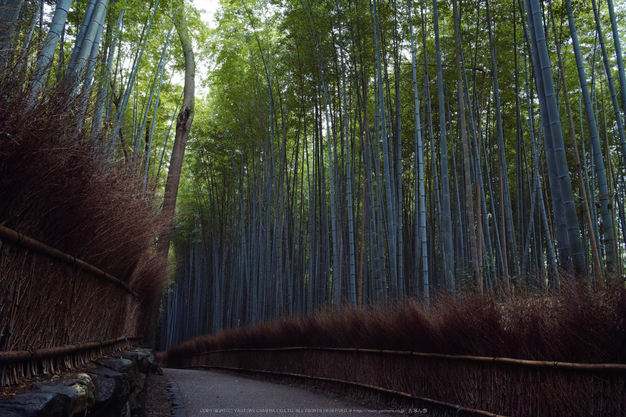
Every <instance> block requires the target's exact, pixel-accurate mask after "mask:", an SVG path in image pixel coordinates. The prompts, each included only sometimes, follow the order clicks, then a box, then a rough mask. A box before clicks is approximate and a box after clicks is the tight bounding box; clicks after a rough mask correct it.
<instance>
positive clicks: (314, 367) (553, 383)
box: [167, 347, 626, 416]
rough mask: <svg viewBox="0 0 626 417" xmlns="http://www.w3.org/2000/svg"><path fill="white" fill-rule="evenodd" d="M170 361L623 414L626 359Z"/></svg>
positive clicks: (332, 351) (315, 355)
mask: <svg viewBox="0 0 626 417" xmlns="http://www.w3.org/2000/svg"><path fill="white" fill-rule="evenodd" d="M167 365H168V366H177V367H182V368H194V367H209V368H217V369H231V370H238V371H248V372H257V373H271V374H275V375H284V376H291V377H299V378H309V379H314V380H318V381H324V380H328V381H335V382H337V383H341V384H351V385H353V386H354V387H356V389H359V387H360V388H361V389H374V390H378V391H381V392H391V393H394V394H395V395H399V396H403V397H406V398H411V399H414V400H416V401H418V402H420V403H421V404H430V405H431V406H438V407H439V408H441V407H442V406H443V407H444V408H448V409H450V411H452V412H454V413H456V412H459V411H461V410H463V411H464V412H466V413H469V414H471V415H533V416H562V415H624V412H625V411H626V396H624V394H623V393H624V389H625V388H626V365H623V364H588V363H568V362H556V361H533V360H523V359H513V358H498V357H492V358H490V357H479V356H467V355H445V354H434V353H421V352H408V351H393V350H376V349H355V348H325V347H288V348H258V349H228V350H215V351H210V352H201V353H197V354H194V355H188V356H181V357H178V358H168V364H167Z"/></svg>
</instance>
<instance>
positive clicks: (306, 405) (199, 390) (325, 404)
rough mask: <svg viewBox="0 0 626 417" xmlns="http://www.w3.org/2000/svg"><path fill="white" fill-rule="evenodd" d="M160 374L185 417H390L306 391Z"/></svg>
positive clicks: (202, 375) (213, 375) (197, 374)
mask: <svg viewBox="0 0 626 417" xmlns="http://www.w3.org/2000/svg"><path fill="white" fill-rule="evenodd" d="M163 372H165V374H166V375H168V376H171V377H172V378H173V379H174V380H175V381H176V383H177V384H178V387H179V388H180V392H181V393H182V395H183V401H184V403H185V408H186V409H187V414H188V417H207V416H214V415H215V416H223V417H231V416H256V417H264V416H267V417H270V416H298V417H321V416H324V415H331V416H336V417H359V416H368V417H373V416H384V415H393V414H391V413H390V412H384V411H379V410H369V409H367V408H363V407H361V406H358V405H355V404H352V403H350V402H348V401H345V400H341V399H336V398H332V397H329V396H326V395H324V394H319V393H314V392H311V391H308V390H306V389H302V388H296V387H290V386H286V385H281V384H272V383H270V382H265V381H258V380H256V379H249V378H246V377H243V376H240V375H230V374H225V373H220V372H212V371H203V370H187V369H163ZM395 415H399V414H395Z"/></svg>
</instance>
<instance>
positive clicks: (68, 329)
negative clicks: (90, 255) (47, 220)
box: [0, 226, 143, 385]
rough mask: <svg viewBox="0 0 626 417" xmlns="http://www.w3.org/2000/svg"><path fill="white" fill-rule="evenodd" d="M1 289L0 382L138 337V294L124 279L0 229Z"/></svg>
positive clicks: (71, 361)
mask: <svg viewBox="0 0 626 417" xmlns="http://www.w3.org/2000/svg"><path fill="white" fill-rule="evenodd" d="M0 289H1V291H0V384H2V385H5V384H11V383H15V382H17V381H18V380H19V379H20V378H22V377H29V376H32V375H33V374H37V373H41V372H43V373H48V372H56V371H58V370H61V369H66V368H72V367H74V366H78V365H81V364H82V363H84V362H85V361H87V360H89V359H90V358H92V357H94V355H98V354H102V353H104V352H106V351H111V350H117V349H120V348H122V347H124V346H126V345H128V344H129V343H131V342H133V343H134V341H135V340H136V339H137V338H135V337H134V336H135V335H137V334H139V333H140V321H141V320H142V319H143V317H142V311H143V310H142V308H141V303H140V300H139V296H138V295H137V294H136V293H135V292H134V291H133V290H132V289H131V288H130V287H129V286H128V285H127V284H126V283H125V282H123V281H121V280H120V279H118V278H116V277H113V276H111V275H109V274H107V273H106V272H104V271H102V270H100V269H98V268H96V267H94V266H92V265H89V264H87V263H86V262H83V261H82V260H80V259H77V258H75V257H73V256H71V255H68V254H66V253H63V252H61V251H58V250H56V249H54V248H51V247H49V246H46V245H44V244H43V243H41V242H38V241H36V240H34V239H30V238H28V237H26V236H24V235H22V234H20V233H18V232H16V231H13V230H11V229H7V228H6V227H2V226H0ZM77 346H78V347H80V348H77Z"/></svg>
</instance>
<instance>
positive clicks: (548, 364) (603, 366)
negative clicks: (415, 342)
mask: <svg viewBox="0 0 626 417" xmlns="http://www.w3.org/2000/svg"><path fill="white" fill-rule="evenodd" d="M290 350H322V351H324V350H325V351H338V352H362V353H371V354H385V355H405V356H417V357H423V358H439V359H449V360H456V361H467V362H489V363H505V364H509V365H519V366H529V367H538V368H558V369H571V370H577V371H591V372H597V371H608V372H626V364H620V363H573V362H559V361H533V360H528V359H513V358H500V357H485V356H469V355H446V354H443V353H423V352H411V351H401V350H385V349H360V348H333V347H309V346H295V347H282V348H247V349H222V350H211V351H206V352H200V353H195V354H192V355H185V356H181V358H190V357H194V356H203V355H211V354H215V353H225V352H263V351H290Z"/></svg>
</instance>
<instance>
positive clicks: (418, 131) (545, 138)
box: [0, 0, 626, 350]
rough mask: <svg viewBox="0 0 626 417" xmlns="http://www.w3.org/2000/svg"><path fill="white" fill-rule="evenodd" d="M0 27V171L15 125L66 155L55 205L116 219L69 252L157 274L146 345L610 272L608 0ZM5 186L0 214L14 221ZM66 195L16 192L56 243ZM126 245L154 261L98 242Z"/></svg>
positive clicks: (616, 165) (125, 17)
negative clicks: (69, 187)
mask: <svg viewBox="0 0 626 417" xmlns="http://www.w3.org/2000/svg"><path fill="white" fill-rule="evenodd" d="M208 5H210V7H211V9H210V12H209V11H205V10H204V9H207V8H208ZM0 21H2V24H1V25H0V45H2V48H0V66H1V68H2V71H3V81H2V86H1V87H2V97H3V100H4V101H3V104H2V106H5V107H6V109H8V110H7V112H6V114H13V113H19V114H23V115H25V116H23V119H19V120H22V121H21V122H19V123H18V122H15V123H14V124H13V125H11V126H14V127H15V129H17V130H9V128H8V127H5V124H3V125H2V126H3V127H2V129H0V130H1V131H0V158H2V159H0V174H1V175H0V186H1V187H0V188H2V187H5V189H6V190H8V189H9V188H7V187H9V185H10V184H13V183H12V182H10V181H9V180H8V178H13V177H10V175H14V176H17V175H18V171H17V168H15V171H14V172H15V174H11V170H13V168H12V167H19V166H20V165H19V164H22V162H19V161H22V159H19V158H17V157H15V158H17V159H15V158H14V157H12V156H11V155H14V154H12V153H11V152H13V151H8V150H7V149H13V148H11V147H12V146H14V145H15V144H18V145H19V143H22V142H21V141H22V140H26V139H25V137H26V136H23V135H22V136H20V134H18V133H15V132H19V129H18V128H17V127H19V126H39V127H37V129H40V128H41V129H45V128H50V129H52V127H51V126H56V127H55V129H57V130H56V131H55V132H58V137H63V138H67V137H70V136H71V138H73V139H71V140H69V139H67V140H65V139H63V140H64V141H60V142H58V143H59V145H58V146H57V145H54V146H53V145H50V147H49V148H46V149H48V150H46V151H45V152H43V151H37V152H36V154H37V155H39V156H38V157H41V158H43V157H44V156H45V155H48V159H50V160H51V161H53V159H54V158H56V156H54V155H56V153H54V152H56V151H57V150H58V149H61V148H63V149H67V150H71V149H74V148H75V149H80V150H81V151H80V152H82V153H81V154H80V155H81V156H80V158H79V157H76V158H74V159H73V160H72V161H74V162H71V164H74V163H78V162H77V161H78V160H79V159H80V160H81V161H83V162H80V164H82V165H76V166H73V165H71V164H70V165H68V168H67V170H66V171H65V172H67V173H69V172H71V173H72V175H73V176H72V178H75V177H76V178H78V177H81V175H82V176H83V177H84V178H90V179H88V180H86V181H87V182H89V184H92V187H91V188H89V189H90V190H93V191H90V192H89V193H87V191H76V196H77V197H76V198H79V197H78V196H79V195H80V196H83V197H85V196H88V197H89V198H92V199H95V198H96V197H98V194H100V196H99V197H98V198H100V200H98V201H99V202H98V203H97V204H99V206H98V207H100V206H104V205H106V206H107V207H109V206H111V207H113V206H116V205H118V204H119V206H118V207H117V211H116V212H115V213H116V214H115V216H117V217H115V216H113V215H112V214H111V215H109V214H106V213H109V212H108V211H107V212H106V213H105V212H104V211H98V210H99V209H98V210H96V209H94V210H92V211H90V212H89V213H92V214H90V215H93V216H99V217H97V218H98V219H100V220H98V221H103V222H104V221H107V220H106V219H107V218H109V217H110V219H112V220H110V222H111V224H113V222H114V221H115V222H117V223H116V224H117V226H106V227H107V228H109V229H110V230H111V231H112V230H114V229H119V228H120V227H121V226H119V225H120V224H122V223H123V224H124V225H125V226H124V227H125V228H126V229H124V230H126V231H128V233H127V234H126V235H124V236H126V237H125V238H121V237H119V236H122V235H121V234H120V235H119V236H118V235H115V236H118V237H117V238H116V239H118V240H117V241H115V242H114V241H113V240H111V242H113V243H106V244H105V243H102V248H101V249H97V250H95V249H94V250H93V257H94V259H95V258H97V259H100V260H101V261H102V263H104V264H106V265H104V266H102V268H103V269H105V270H107V269H106V268H107V265H108V267H110V268H113V267H112V266H111V265H113V264H114V262H113V261H112V258H111V257H108V256H109V255H108V254H109V253H113V252H112V251H113V249H111V248H113V247H115V248H117V249H115V250H117V252H115V253H118V255H116V257H117V258H116V259H117V260H119V259H122V258H124V259H126V258H125V256H127V257H128V259H129V260H128V262H127V264H124V265H120V266H119V268H118V269H119V274H123V273H126V272H128V271H131V272H132V271H139V270H141V271H148V272H146V273H145V276H148V275H150V276H152V277H157V278H150V279H153V280H154V283H152V284H151V283H150V282H149V281H148V278H146V279H145V280H144V281H141V282H142V283H143V284H141V285H143V287H137V288H139V289H140V290H137V291H138V292H139V293H140V294H148V293H150V294H151V296H150V297H152V298H150V297H147V296H146V300H150V301H146V302H145V303H144V304H143V307H142V308H145V309H146V311H152V312H153V319H154V320H153V321H154V322H156V318H155V317H156V316H157V315H159V316H160V319H159V323H160V329H159V330H158V332H160V334H159V335H158V338H159V339H160V344H161V349H163V350H165V349H168V348H170V347H173V346H176V345H178V344H180V343H181V342H184V341H186V340H189V339H191V338H193V337H195V336H199V335H204V334H213V333H217V332H218V331H220V330H223V329H229V328H235V327H245V326H252V325H255V324H258V323H262V322H265V321H269V320H275V319H279V318H281V317H302V316H305V315H307V314H312V313H314V312H316V311H321V310H330V311H335V310H336V311H344V310H341V309H345V308H348V309H354V310H355V311H358V310H361V309H366V308H370V307H373V306H376V307H383V308H384V307H385V306H389V307H391V306H394V305H398V304H400V305H401V304H402V303H406V302H409V301H410V302H416V303H418V304H419V305H421V306H422V307H423V308H426V309H427V308H428V306H429V305H431V304H432V303H434V302H435V300H436V299H437V298H438V297H440V296H442V295H444V294H447V295H449V296H452V297H461V296H462V295H463V294H482V295H485V296H490V297H493V299H495V300H507V299H509V300H513V299H516V298H518V297H522V296H525V297H527V296H544V295H545V296H548V295H551V294H556V293H558V292H559V291H560V288H561V287H562V286H563V285H565V283H570V282H576V283H577V284H578V285H582V286H585V287H586V288H589V289H591V290H592V291H601V290H602V289H603V288H606V287H607V286H610V285H615V283H621V285H622V286H623V280H624V274H625V269H624V268H625V267H626V212H625V210H626V208H625V207H624V205H625V201H626V200H625V198H624V197H625V193H626V133H625V128H624V123H625V122H626V69H625V68H624V59H623V58H624V53H623V51H622V46H621V39H624V36H626V24H625V23H624V22H626V4H625V3H624V2H622V1H617V2H614V1H613V0H591V1H589V2H588V1H582V0H543V1H540V0H504V1H493V0H450V1H438V0H419V1H413V0H407V1H401V0H321V1H311V0H220V1H214V2H212V3H211V2H200V1H199V0H195V1H189V0H185V1H183V0H151V1H149V2H138V1H133V0H41V1H34V0H32V1H28V0H27V1H24V0H0ZM9 91H10V92H11V93H10V94H14V95H15V97H18V96H19V100H18V99H17V98H15V99H13V98H11V99H9V95H10V94H9V93H7V92H9ZM55 94H56V95H59V94H62V95H63V96H64V97H66V98H67V99H68V100H72V102H73V103H74V104H75V107H72V109H73V110H71V112H68V113H67V114H66V116H64V117H65V118H62V119H61V118H55V117H54V116H53V114H54V113H53V112H52V110H51V109H54V108H55V106H56V108H59V109H61V108H62V109H65V108H66V107H63V106H64V104H59V103H61V101H55V100H56V99H55V97H57V96H55ZM16 100H17V101H16ZM7 103H8V104H7ZM16 103H17V104H16ZM55 103H57V104H55ZM63 103H65V102H63ZM7 106H8V107H7ZM46 106H47V107H46ZM67 108H69V107H67ZM11 117H13V115H11ZM15 117H17V116H15ZM20 117H21V116H20ZM3 118H5V116H3ZM6 119H7V120H9V119H10V120H14V119H11V118H10V117H9V116H6ZM3 120H4V119H3ZM15 120H18V119H15ZM2 123H5V122H4V121H3V122H2ZM7 123H8V122H7ZM11 123H13V122H11ZM62 124H65V125H63V126H62ZM7 126H8V125H7ZM16 126H17V127H16ZM11 129H13V127H12V128H11ZM33 129H35V128H34V127H33ZM41 129H40V130H36V129H35V130H33V132H34V133H33V135H34V136H33V137H37V134H38V133H37V132H40V131H42V132H43V130H41ZM70 131H71V132H72V133H71V135H70V133H68V132H70ZM11 132H13V133H11ZM68 135H70V136H68ZM72 135H73V136H72ZM59 140H61V139H59ZM23 143H26V142H23ZM54 143H57V142H54ZM22 149H24V147H22ZM33 149H34V148H33ZM16 152H17V151H16ZM20 152H21V151H20ZM68 152H69V151H68ZM72 152H73V151H72ZM15 155H17V154H15ZM10 158H14V159H13V160H14V161H17V162H15V164H16V165H10V164H9V162H7V161H9V159H10ZM54 160H56V159H54ZM11 163H13V162H11ZM51 163H56V162H54V161H53V162H51ZM59 163H60V162H59ZM64 166H65V165H64ZM70 166H73V168H69V167H70ZM89 166H91V167H95V166H97V167H99V168H98V170H100V171H98V172H99V174H97V175H96V174H94V176H93V177H89V176H88V174H86V172H87V171H88V169H91V168H88V167H89ZM77 167H78V168H77ZM64 169H65V168H64ZM93 169H95V168H93ZM29 172H30V171H29ZM33 172H34V171H33ZM113 172H115V173H116V174H115V175H116V176H111V175H113V174H112V173H113ZM20 175H21V174H20ZM28 175H30V174H28ZM64 175H65V174H64ZM67 175H69V174H67ZM89 175H91V174H89ZM21 177H23V178H25V176H24V175H21ZM96 177H98V178H100V179H101V182H93V181H96ZM33 178H35V177H33ZM42 178H43V177H42ZM107 178H108V179H107ZM24 181H25V180H24ZM55 181H56V180H55ZM67 181H69V180H64V179H63V177H59V180H58V181H56V182H54V184H61V183H63V184H65V182H67ZM77 181H78V180H77ZM98 181H100V180H98ZM126 181H127V182H126ZM16 184H17V183H16ZM46 184H47V183H46ZM51 184H52V182H51ZM81 184H82V183H81ZM94 184H96V185H94ZM98 184H99V185H98ZM122 184H130V185H122ZM55 186H56V185H55ZM16 187H17V186H16ZM116 187H117V188H116ZM123 187H126V188H123ZM18 188H19V190H20V192H30V193H31V194H28V195H29V197H28V198H26V197H24V199H23V201H24V206H23V207H30V206H31V205H32V204H34V203H33V201H42V199H43V200H45V198H43V197H41V195H39V194H38V192H36V191H32V190H35V188H32V187H30V186H29V187H25V186H24V187H22V186H20V187H18ZM18 188H15V189H16V190H17V189H18ZM109 189H110V190H113V189H115V190H117V191H115V192H116V193H118V194H111V193H112V191H111V193H109V194H107V193H108V192H109V191H108V190H109ZM14 191H15V190H14ZM2 192H4V191H2ZM12 192H13V191H12ZM16 192H17V191H16ZM7 193H8V191H7ZM81 193H82V194H81ZM8 195H9V194H0V197H1V198H2V204H0V205H4V204H5V201H6V202H8V201H17V200H9V199H8V197H7V196H8ZM11 195H14V194H11ZM15 195H17V194H15ZM42 195H48V194H42ZM50 195H51V196H52V195H53V194H50ZM83 197H80V198H83ZM11 198H13V199H14V198H16V197H11ZM46 198H47V197H46ZM50 198H52V197H50ZM55 198H56V197H55ZM67 198H69V197H67ZM85 198H87V197H85ZM55 201H56V200H55ZM66 201H70V200H66ZM71 201H74V200H71ZM94 201H95V200H94ZM122 202H123V204H122ZM12 204H13V205H8V203H7V205H6V207H5V208H6V211H2V210H5V209H0V214H1V215H2V217H0V225H4V226H7V227H14V226H12V225H15V227H18V226H19V225H22V226H23V227H24V228H23V229H21V230H27V229H26V228H25V227H26V226H28V225H29V224H31V223H32V222H33V221H34V220H32V221H30V222H31V223H29V221H26V220H24V219H25V218H26V217H25V215H23V212H22V211H21V208H20V207H21V206H20V207H18V206H17V205H18V203H17V202H15V203H12ZM20 204H21V203H20ZM50 204H52V203H50ZM55 204H56V203H55ZM71 204H73V203H71ZM71 204H70V203H67V204H66V203H63V202H62V200H59V203H58V205H55V206H54V207H52V206H50V207H49V208H46V209H45V210H43V209H42V211H41V213H43V214H41V218H42V219H43V220H42V222H44V221H45V222H47V223H46V224H43V223H42V225H41V226H40V229H41V230H44V231H45V230H47V231H49V233H48V235H49V236H51V239H54V236H56V238H58V241H59V242H60V243H59V245H60V247H61V249H63V247H64V246H63V245H66V246H65V247H69V246H68V245H70V244H69V243H67V244H65V243H63V239H66V238H67V237H68V236H70V235H72V233H78V232H79V231H82V230H88V229H89V228H90V227H91V228H92V229H94V232H93V236H92V237H90V238H89V239H88V240H87V241H89V242H92V241H96V240H97V239H99V238H100V237H103V236H105V235H107V233H109V232H106V233H105V231H104V230H105V227H104V226H99V225H96V226H86V225H87V224H88V222H87V223H84V224H85V225H83V223H81V224H78V225H75V226H72V225H70V223H71V222H72V221H73V219H74V218H75V216H78V214H76V215H74V214H72V215H70V214H67V216H66V221H67V223H68V225H67V228H68V229H67V233H66V232H63V233H60V232H54V233H53V229H50V228H48V229H47V227H49V226H50V224H51V223H50V222H48V221H47V220H45V219H47V218H48V217H46V216H48V215H49V213H53V214H54V213H56V211H58V207H64V206H70V205H71ZM94 204H95V203H94ZM133 204H134V205H133ZM94 207H95V206H94ZM10 210H13V211H10ZM80 212H81V211H80V210H78V209H77V211H76V213H80ZM6 213H9V214H6ZM67 213H70V212H69V211H68V212H67ZM72 213H73V212H72ZM111 213H113V212H111ZM5 214H6V216H5ZM50 215H52V214H50ZM85 216H87V214H85ZM31 218H34V217H31ZM7 219H8V220H7ZM16 219H20V220H19V221H18V220H16ZM113 219H115V220H113ZM6 221H8V223H6V224H5V223H4V222H6ZM45 222H44V223H45ZM33 224H34V223H33ZM37 224H39V223H37ZM102 224H104V223H102ZM33 227H34V226H33ZM50 227H51V226H50ZM64 227H66V226H64ZM132 227H135V229H133V228H132ZM150 227H151V228H150ZM109 229H106V230H109ZM63 230H65V229H63ZM89 230H91V229H89ZM22 233H23V232H22ZM81 233H82V232H81ZM90 233H91V232H90ZM111 233H113V232H111ZM120 233H121V232H120ZM107 236H108V235H107ZM111 236H113V235H111ZM42 239H43V238H42ZM140 239H143V240H141V242H146V243H145V248H144V249H141V250H142V251H143V252H141V253H142V254H144V253H145V254H150V255H149V257H148V258H149V259H162V258H168V256H169V261H170V265H171V266H170V269H169V271H167V272H163V269H164V268H161V267H162V263H158V262H157V261H154V262H153V261H145V262H144V261H141V262H139V261H138V260H136V259H139V258H136V259H135V260H130V257H131V255H130V254H129V253H130V252H125V251H126V249H123V248H125V247H126V246H120V245H119V244H120V242H122V241H126V242H139V240H140ZM49 242H50V241H49ZM68 242H69V241H68ZM103 242H104V241H103ZM133 244H134V243H133ZM142 244H143V243H142ZM107 245H108V246H107ZM0 247H1V246H0ZM82 248H83V247H82V246H81V245H78V244H77V246H76V248H75V249H76V251H75V252H71V251H70V253H77V254H78V255H80V254H81V253H83V252H81V251H83V249H82ZM67 250H68V251H69V249H67ZM133 250H134V249H133ZM137 251H139V249H137ZM133 253H134V252H133ZM83 256H84V257H87V258H88V256H87V255H83ZM111 256H112V255H111ZM132 256H134V255H132ZM141 256H143V255H141ZM146 256H148V255H146ZM150 257H152V258H150ZM159 257H160V258H159ZM148 258H146V259H148ZM141 259H144V258H141ZM94 262H95V261H94ZM96 264H97V262H96ZM157 264H158V265H159V266H158V267H157V266H154V265H157ZM146 265H152V266H154V268H153V269H150V268H152V266H150V267H148V266H146ZM142 268H144V269H142ZM156 270H158V271H159V272H158V273H157V272H155V271H156ZM150 271H152V272H150ZM133 273H134V272H133ZM151 274H152V275H151ZM105 275H106V274H105ZM142 276H144V275H142ZM137 285H139V284H137ZM162 287H164V290H163V295H162V296H161V295H160V291H161V288H162ZM141 291H144V293H141ZM155 331H156V330H155ZM117 336H119V335H117Z"/></svg>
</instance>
